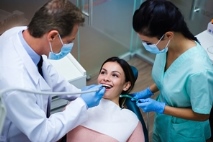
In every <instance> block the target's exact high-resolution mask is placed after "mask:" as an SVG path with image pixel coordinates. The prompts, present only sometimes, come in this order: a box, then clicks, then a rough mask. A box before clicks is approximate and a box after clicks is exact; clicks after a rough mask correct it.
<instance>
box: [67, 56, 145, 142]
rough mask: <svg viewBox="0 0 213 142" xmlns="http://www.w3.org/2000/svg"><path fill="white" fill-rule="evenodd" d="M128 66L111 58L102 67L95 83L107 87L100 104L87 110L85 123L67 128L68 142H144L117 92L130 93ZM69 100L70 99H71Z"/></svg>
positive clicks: (131, 82) (138, 125)
mask: <svg viewBox="0 0 213 142" xmlns="http://www.w3.org/2000/svg"><path fill="white" fill-rule="evenodd" d="M136 79H137V77H134V74H133V71H132V69H131V66H130V65H129V64H128V63H127V62H126V61H125V60H123V59H119V58H118V57H111V58H109V59H107V60H106V61H105V62H104V63H103V64H102V66H101V69H100V73H99V76H98V79H97V82H98V84H103V86H105V87H106V92H105V94H104V97H103V99H102V100H101V101H100V104H99V105H98V106H96V107H93V108H90V109H88V112H89V117H88V120H87V121H86V122H84V123H83V124H81V125H80V126H78V127H76V128H75V129H73V130H72V131H70V132H69V133H68V134H67V136H66V141H67V142H144V141H145V140H144V133H143V129H142V125H141V123H140V121H139V120H138V118H137V116H136V115H135V114H134V113H133V112H132V111H130V110H128V109H125V108H124V106H123V104H124V100H122V98H119V96H120V94H127V93H129V92H130V91H131V90H132V89H133V87H134V84H135V81H136ZM71 103H72V102H71Z"/></svg>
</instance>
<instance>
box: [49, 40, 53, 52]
mask: <svg viewBox="0 0 213 142" xmlns="http://www.w3.org/2000/svg"><path fill="white" fill-rule="evenodd" d="M49 46H50V51H51V52H53V48H52V44H51V43H50V42H49Z"/></svg>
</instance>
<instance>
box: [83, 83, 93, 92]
mask: <svg viewBox="0 0 213 142" xmlns="http://www.w3.org/2000/svg"><path fill="white" fill-rule="evenodd" d="M95 86H97V84H92V85H88V86H85V87H83V88H81V91H86V90H88V89H90V88H92V87H95Z"/></svg>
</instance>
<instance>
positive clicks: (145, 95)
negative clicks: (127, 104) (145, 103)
mask: <svg viewBox="0 0 213 142" xmlns="http://www.w3.org/2000/svg"><path fill="white" fill-rule="evenodd" d="M152 95H154V94H153V93H152V91H151V90H150V88H149V87H147V88H146V89H144V90H142V91H140V92H135V93H132V96H133V98H132V99H131V100H132V101H134V100H138V99H146V98H149V97H151V96H152Z"/></svg>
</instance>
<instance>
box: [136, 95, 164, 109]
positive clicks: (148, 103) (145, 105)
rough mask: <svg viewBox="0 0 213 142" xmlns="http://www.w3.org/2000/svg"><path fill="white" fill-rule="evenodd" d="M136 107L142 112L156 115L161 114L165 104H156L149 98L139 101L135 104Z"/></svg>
mask: <svg viewBox="0 0 213 142" xmlns="http://www.w3.org/2000/svg"><path fill="white" fill-rule="evenodd" d="M136 104H137V106H138V107H140V108H141V109H142V110H143V111H144V112H150V111H155V112H157V113H163V112H164V108H165V103H163V102H158V101H156V100H153V99H151V98H148V99H139V100H138V101H137V102H136Z"/></svg>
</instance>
